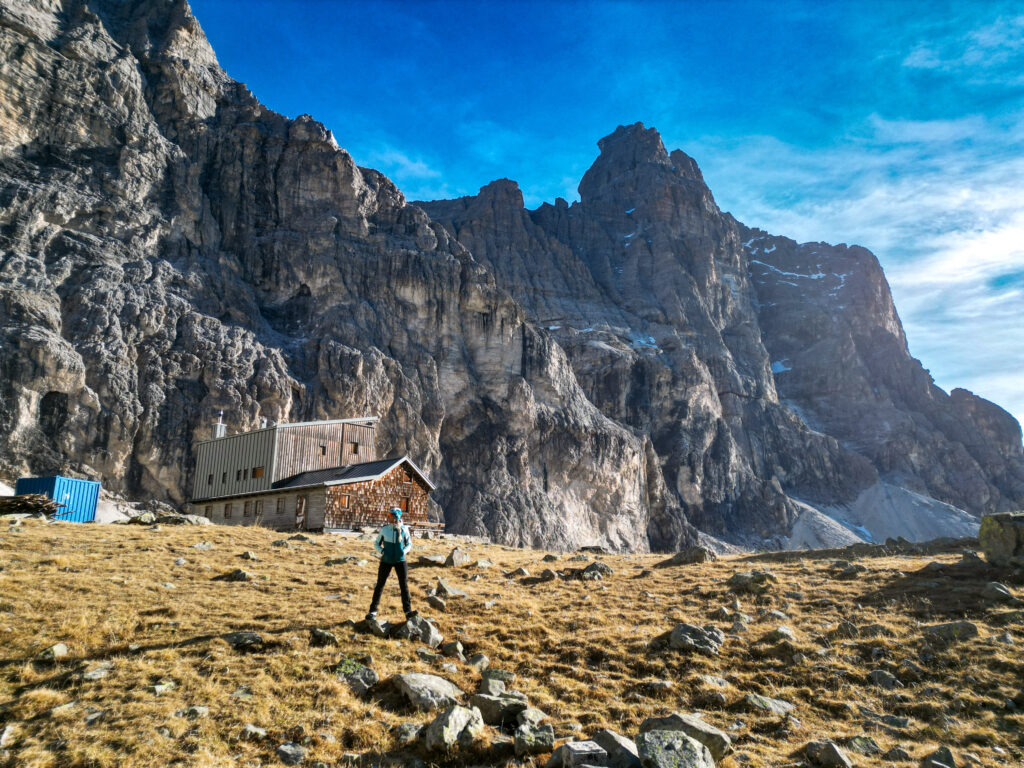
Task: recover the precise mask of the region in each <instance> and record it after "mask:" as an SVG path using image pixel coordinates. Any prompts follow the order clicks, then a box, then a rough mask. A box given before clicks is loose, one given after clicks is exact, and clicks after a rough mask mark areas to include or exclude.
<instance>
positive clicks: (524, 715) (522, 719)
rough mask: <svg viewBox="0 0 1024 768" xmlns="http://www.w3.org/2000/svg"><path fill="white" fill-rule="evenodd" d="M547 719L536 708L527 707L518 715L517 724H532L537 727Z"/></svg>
mask: <svg viewBox="0 0 1024 768" xmlns="http://www.w3.org/2000/svg"><path fill="white" fill-rule="evenodd" d="M547 719H548V716H547V715H546V714H545V713H544V712H542V711H541V710H539V709H537V708H536V707H527V708H526V709H524V710H523V711H522V712H520V713H519V714H518V715H516V722H517V723H518V724H519V725H522V724H523V723H531V724H533V725H537V724H538V723H542V722H544V721H545V720H547Z"/></svg>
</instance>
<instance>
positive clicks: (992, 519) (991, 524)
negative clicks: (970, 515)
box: [978, 512, 1024, 565]
mask: <svg viewBox="0 0 1024 768" xmlns="http://www.w3.org/2000/svg"><path fill="white" fill-rule="evenodd" d="M978 541H979V542H980V543H981V549H982V551H984V553H985V559H986V560H988V561H989V562H990V563H992V564H993V565H1024V512H1013V513H1010V512H1004V513H1002V514H998V515H986V516H985V517H983V518H981V529H980V530H979V531H978Z"/></svg>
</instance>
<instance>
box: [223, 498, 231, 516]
mask: <svg viewBox="0 0 1024 768" xmlns="http://www.w3.org/2000/svg"><path fill="white" fill-rule="evenodd" d="M230 517H231V502H228V503H227V504H225V505H224V519H225V520H227V519H229V518H230Z"/></svg>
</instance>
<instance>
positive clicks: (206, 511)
mask: <svg viewBox="0 0 1024 768" xmlns="http://www.w3.org/2000/svg"><path fill="white" fill-rule="evenodd" d="M203 517H206V518H207V519H209V518H211V517H213V507H210V506H208V507H207V508H206V509H204V510H203Z"/></svg>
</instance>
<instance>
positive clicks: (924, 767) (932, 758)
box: [921, 518, 985, 768]
mask: <svg viewBox="0 0 1024 768" xmlns="http://www.w3.org/2000/svg"><path fill="white" fill-rule="evenodd" d="M984 519H985V518H982V520H984ZM921 768H957V762H956V758H955V757H953V753H952V752H951V751H950V749H949V747H939V748H938V749H936V750H935V751H934V752H932V753H931V754H930V755H927V756H926V757H925V758H924V759H923V760H922V761H921Z"/></svg>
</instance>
